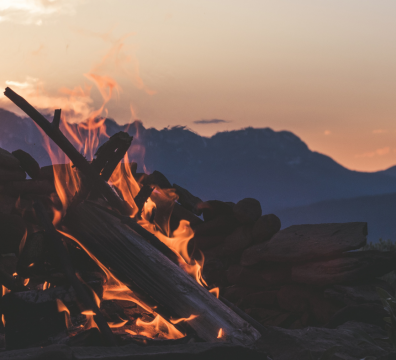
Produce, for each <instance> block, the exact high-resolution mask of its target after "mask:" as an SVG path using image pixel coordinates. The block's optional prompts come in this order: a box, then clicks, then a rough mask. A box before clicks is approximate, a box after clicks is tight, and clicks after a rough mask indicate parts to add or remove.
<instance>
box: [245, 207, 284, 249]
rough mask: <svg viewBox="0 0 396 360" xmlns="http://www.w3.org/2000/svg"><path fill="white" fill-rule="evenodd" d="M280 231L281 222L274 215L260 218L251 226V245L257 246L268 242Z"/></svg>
mask: <svg viewBox="0 0 396 360" xmlns="http://www.w3.org/2000/svg"><path fill="white" fill-rule="evenodd" d="M280 229H281V221H280V219H279V218H278V217H277V216H276V215H274V214H268V215H263V216H261V217H260V218H259V219H258V220H257V221H256V222H255V223H254V225H253V229H252V237H253V243H254V244H259V243H262V242H265V241H268V240H270V239H271V238H272V237H273V236H274V235H275V234H276V233H277V232H278V231H279V230H280Z"/></svg>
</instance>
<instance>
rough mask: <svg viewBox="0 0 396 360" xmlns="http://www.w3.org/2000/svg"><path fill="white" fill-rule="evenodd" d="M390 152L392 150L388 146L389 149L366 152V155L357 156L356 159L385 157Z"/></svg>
mask: <svg viewBox="0 0 396 360" xmlns="http://www.w3.org/2000/svg"><path fill="white" fill-rule="evenodd" d="M390 150H391V149H390V147H389V146H387V147H384V148H381V149H377V150H375V151H370V152H366V153H363V154H359V155H355V157H357V158H361V157H368V158H372V157H374V156H384V155H387V154H389V153H390Z"/></svg>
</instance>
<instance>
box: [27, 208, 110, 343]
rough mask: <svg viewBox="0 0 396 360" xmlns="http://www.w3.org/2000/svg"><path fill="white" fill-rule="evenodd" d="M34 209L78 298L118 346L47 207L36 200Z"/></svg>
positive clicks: (108, 340)
mask: <svg viewBox="0 0 396 360" xmlns="http://www.w3.org/2000/svg"><path fill="white" fill-rule="evenodd" d="M34 209H35V211H36V214H37V216H38V217H39V219H40V220H41V223H42V225H43V227H44V229H45V231H46V232H47V234H48V236H50V237H51V240H52V244H53V247H54V250H55V252H56V253H57V255H58V258H59V262H60V264H61V266H62V270H63V272H64V274H65V276H66V277H67V279H68V280H69V282H70V284H71V285H72V286H73V289H74V290H75V292H76V295H77V298H78V299H79V300H80V301H81V303H82V304H84V306H85V307H86V308H87V310H92V311H93V312H94V313H95V315H94V320H95V322H96V324H97V325H98V328H99V330H100V332H101V333H102V334H103V337H104V338H105V339H106V343H107V345H111V346H116V340H115V338H114V335H113V333H112V331H111V329H110V327H109V325H108V324H107V322H106V320H105V319H104V318H103V316H102V314H101V312H100V310H99V307H98V305H97V304H96V302H95V301H94V300H93V299H92V298H91V297H90V296H89V294H88V293H87V291H86V289H85V288H84V286H83V284H82V283H81V281H80V280H79V279H78V278H77V276H76V273H75V272H74V269H73V266H72V263H71V260H70V257H69V253H68V252H67V250H66V248H65V247H64V245H63V242H62V237H61V235H60V234H59V233H58V232H57V231H56V229H55V227H54V225H53V224H52V222H51V220H50V219H49V218H48V215H47V214H46V212H45V208H44V206H43V204H41V203H39V202H36V203H35V204H34Z"/></svg>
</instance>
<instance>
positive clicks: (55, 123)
mask: <svg viewBox="0 0 396 360" xmlns="http://www.w3.org/2000/svg"><path fill="white" fill-rule="evenodd" d="M61 111H62V110H61V109H56V110H55V114H54V120H52V124H51V125H52V127H53V129H54V130H59V124H60V119H61Z"/></svg>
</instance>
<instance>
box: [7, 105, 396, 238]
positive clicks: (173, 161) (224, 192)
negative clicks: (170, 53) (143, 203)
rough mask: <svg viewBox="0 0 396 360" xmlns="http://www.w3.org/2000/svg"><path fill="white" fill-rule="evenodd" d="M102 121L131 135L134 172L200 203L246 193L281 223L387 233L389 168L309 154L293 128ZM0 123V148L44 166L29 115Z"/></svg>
mask: <svg viewBox="0 0 396 360" xmlns="http://www.w3.org/2000/svg"><path fill="white" fill-rule="evenodd" d="M105 125H106V128H107V133H108V134H109V135H112V134H114V133H116V132H118V131H127V132H128V133H129V134H131V135H133V136H134V140H133V142H132V144H133V146H132V147H131V151H130V159H131V160H135V161H137V162H138V165H139V167H138V170H139V169H140V171H143V170H142V169H143V168H144V169H145V171H148V172H152V171H154V170H158V171H161V172H162V173H163V174H164V175H165V176H166V177H167V178H168V179H169V181H170V182H171V183H176V184H178V185H180V186H183V187H185V188H186V189H188V190H189V191H190V192H191V193H193V194H194V195H196V196H199V197H200V198H201V199H203V200H211V199H218V200H224V201H233V202H237V201H238V200H240V199H242V198H245V197H254V198H257V199H258V200H260V202H261V205H262V208H263V213H270V212H272V213H275V214H278V216H279V217H280V218H281V221H282V224H283V225H284V226H286V225H290V224H293V223H315V222H316V223H317V222H344V221H369V229H372V230H369V231H370V236H369V239H370V240H373V241H375V240H377V239H378V237H383V238H395V235H396V221H393V220H392V219H393V218H392V215H393V214H395V215H396V166H395V167H392V168H390V169H388V170H385V171H378V172H374V173H367V172H359V171H352V170H349V169H347V168H345V167H343V166H342V165H340V164H338V163H337V162H336V161H334V160H333V159H332V158H331V157H329V156H326V155H323V154H320V153H318V152H315V151H311V150H310V149H309V148H308V146H307V145H306V144H305V143H304V142H303V141H302V140H301V139H300V138H299V137H297V136H296V135H294V134H293V133H291V132H289V131H273V130H272V129H270V128H251V127H248V128H245V129H241V130H234V131H227V132H220V133H217V134H216V135H214V136H212V137H203V136H200V135H198V134H196V133H194V132H193V131H191V130H189V129H188V128H185V127H181V126H179V127H173V128H164V129H162V130H157V129H154V128H145V127H144V126H143V124H142V123H141V122H139V121H135V122H134V123H132V124H129V125H119V124H117V123H116V122H115V121H114V120H111V119H106V121H105ZM0 126H1V129H2V131H1V134H0V147H2V148H4V149H6V150H9V151H13V150H16V149H22V150H25V151H27V152H29V153H30V154H31V155H32V156H33V157H34V158H35V159H36V160H37V161H38V162H39V163H40V165H42V166H43V165H48V164H50V159H49V156H48V154H47V152H46V150H45V149H44V147H43V145H42V142H43V140H42V139H43V138H42V135H41V133H40V131H39V130H38V128H37V127H36V126H35V124H34V123H33V121H32V120H31V119H29V118H21V117H18V116H16V115H15V114H13V113H11V112H8V111H6V110H3V109H0ZM72 127H74V126H73V125H72ZM105 140H106V138H102V139H101V142H103V141H105ZM393 204H395V205H393Z"/></svg>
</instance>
